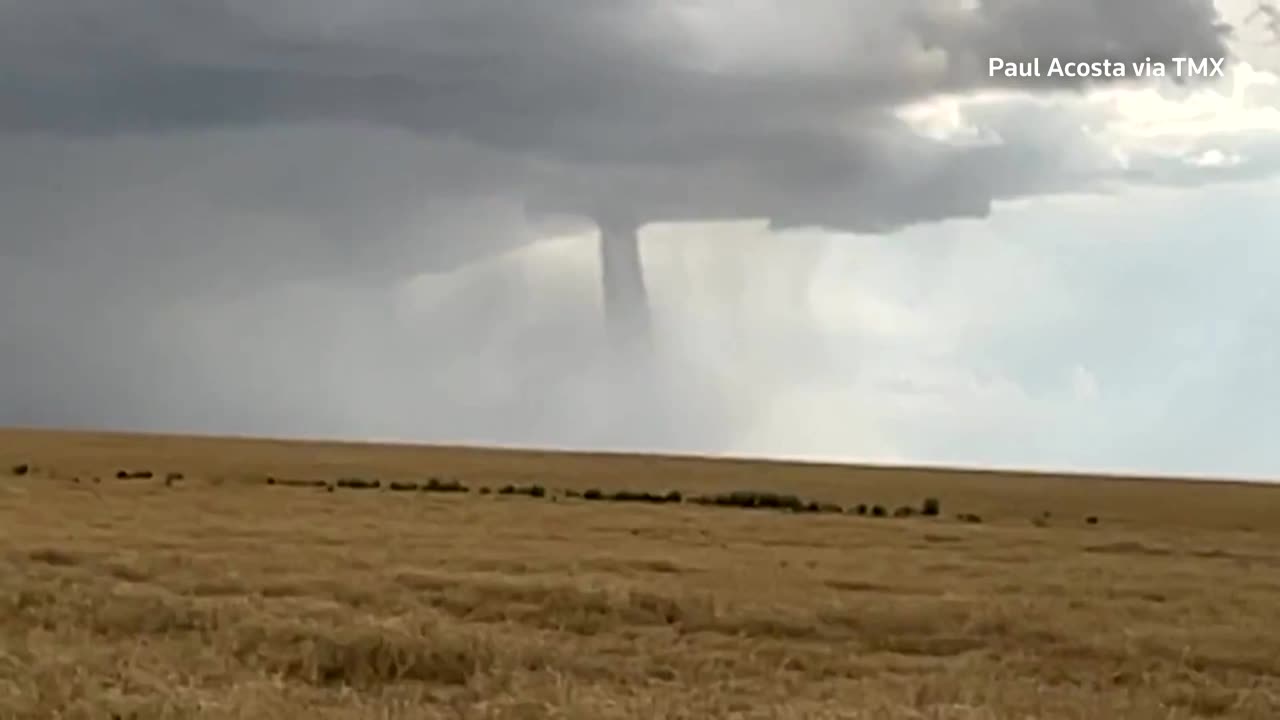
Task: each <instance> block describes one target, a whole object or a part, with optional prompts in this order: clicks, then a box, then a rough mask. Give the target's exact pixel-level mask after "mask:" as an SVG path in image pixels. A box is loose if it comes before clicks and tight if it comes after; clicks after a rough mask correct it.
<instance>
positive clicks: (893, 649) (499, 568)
mask: <svg viewBox="0 0 1280 720" xmlns="http://www.w3.org/2000/svg"><path fill="white" fill-rule="evenodd" d="M0 462H3V465H0V540H2V543H0V550H2V554H0V718H85V719H94V720H98V719H108V718H139V719H141V718H148V719H149V718H212V719H215V720H218V719H222V718H265V719H268V720H270V719H275V718H360V719H364V718H368V719H373V718H380V719H381V718H477V719H479V718H580V719H582V720H608V719H610V718H651V719H655V720H665V719H673V718H688V719H690V720H693V719H703V718H731V717H735V718H782V719H791V718H814V719H822V718H957V719H959V718H966V719H967V718H1019V719H1023V718H1080V719H1082V720H1084V719H1087V720H1098V719H1100V718H1135V719H1139V720H1142V719H1146V718H1162V719H1165V718H1192V717H1239V718H1277V717H1280V544H1278V543H1277V539H1280V489H1273V488H1270V487H1266V486H1261V485H1254V486H1250V485H1244V484H1228V483H1212V482H1204V483H1192V482H1172V481H1145V480H1144V481H1138V480H1121V479H1097V478H1087V477H1055V476H1034V475H1018V474H1012V473H977V472H959V471H954V472H951V471H938V470H933V471H926V470H910V469H889V468H866V467H834V466H815V465H809V466H806V465H794V464H792V465H788V464H782V463H765V462H745V461H714V460H702V459H673V458H659V457H642V456H605V455H574V454H555V453H534V452H513V451H497V450H478V449H456V448H453V449H450V448H424V447H404V446H373V445H353V444H336V443H325V444H321V443H297V442H279V441H259V440H247V439H245V440H242V439H197V438H187V437H159V436H156V437H147V436H131V435H108V434H92V433H58V432H35V431H17V430H13V431H0ZM19 465H28V466H29V467H27V468H20V467H18V466H19ZM120 470H126V471H139V470H147V471H150V472H151V473H152V477H149V478H126V479H118V478H117V477H116V475H117V472H118V471H120ZM170 473H181V474H182V478H181V479H176V478H174V479H170V480H166V479H165V478H166V476H167V475H169V474H170ZM268 477H272V478H278V480H276V481H275V482H274V483H273V484H268V483H267V480H266V479H267V478H268ZM344 477H360V478H365V479H378V480H380V481H381V483H382V486H381V487H380V488H378V489H365V490H360V489H350V488H346V487H342V488H337V489H335V490H332V491H330V490H329V489H328V488H327V487H297V486H294V484H295V483H294V481H299V480H318V481H323V482H325V483H332V482H334V481H336V480H337V479H339V478H344ZM431 477H437V478H442V479H451V480H452V479H456V480H458V481H460V482H461V483H464V484H465V485H467V486H468V487H469V488H470V492H465V493H461V492H454V493H442V492H422V491H403V487H401V490H402V491H394V490H391V489H390V488H389V487H388V485H389V484H390V483H392V482H395V483H404V484H408V483H419V482H425V481H427V479H428V478H431ZM531 484H538V485H541V486H544V487H545V488H546V489H547V496H546V497H542V498H535V497H528V496H523V495H504V494H499V493H497V492H492V493H489V494H481V493H480V488H481V487H486V488H490V489H492V490H497V489H499V488H501V487H502V486H504V485H531ZM592 488H598V489H600V490H601V491H604V492H613V491H618V490H634V491H652V492H664V491H668V490H679V491H681V492H683V493H684V494H685V498H686V501H685V502H681V503H667V504H647V503H635V502H628V503H624V502H609V501H600V500H586V499H583V498H579V497H572V496H571V495H572V494H573V493H567V492H566V491H575V492H577V493H580V492H582V491H585V490H588V489H592ZM734 490H753V491H766V490H767V491H776V492H781V493H793V494H796V495H800V496H803V497H804V498H811V499H814V500H817V501H821V502H824V503H832V504H839V505H841V506H842V507H844V508H853V507H855V506H856V505H857V504H866V505H868V506H870V505H875V504H879V505H883V506H884V507H885V508H887V509H893V508H896V507H898V506H901V505H910V506H919V505H920V503H921V502H922V500H923V499H924V498H926V497H934V498H937V499H938V500H939V501H940V502H941V514H940V515H938V516H937V517H921V516H914V517H905V518H894V517H887V518H878V517H870V516H859V515H857V514H854V513H852V512H849V513H834V512H820V513H807V512H806V513H794V512H784V511H778V510H768V509H742V508H736V507H716V506H703V505H699V504H695V503H691V502H688V501H687V499H688V498H689V497H691V496H693V495H697V494H713V493H721V492H728V491H734ZM959 514H974V515H978V516H980V517H981V520H982V522H980V523H975V522H965V521H961V520H959V519H957V515H959ZM1089 516H1093V517H1095V518H1096V522H1095V523H1093V524H1090V523H1088V522H1086V518H1087V517H1089Z"/></svg>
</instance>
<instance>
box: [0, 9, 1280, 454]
mask: <svg viewBox="0 0 1280 720" xmlns="http://www.w3.org/2000/svg"><path fill="white" fill-rule="evenodd" d="M535 5H536V8H535ZM1255 7H1256V4H1255V3H1254V2H1251V1H1245V0H1239V1H1237V0H1218V2H1216V3H1214V2H1210V0H1159V2H1156V0H1023V1H1021V2H1013V1H1012V0H902V1H901V2H898V3H883V2H878V1H875V0H804V1H803V2H796V1H794V0H793V1H792V2H781V1H779V0H742V1H740V2H736V3H723V2H713V1H712V0H684V1H682V2H676V0H609V1H608V2H599V3H594V4H588V3H582V2H581V1H580V0H573V1H572V2H571V1H570V0H544V1H542V2H539V3H536V4H535V3H516V2H510V1H508V0H413V1H411V0H363V1H362V2H356V3H352V2H336V1H329V0H307V1H306V2H303V1H302V0H255V1H254V2H249V0H221V1H220V2H209V1H208V0H164V1H162V0H115V2H112V3H101V2H90V1H89V0H68V1H66V2H59V3H46V2H38V1H37V0H7V1H3V0H0V67H3V68H4V72H3V73H0V219H3V224H2V225H0V425H12V426H39V427H76V428H104V429H117V430H146V431H160V432H197V433H213V434H236V435H272V436H284V437H326V438H346V439H367V440H395V441H411V442H432V443H466V444H500V445H516V446H539V447H558V448H575V449H607V450H651V451H667V452H681V453H697V454H730V455H745V456H763V457H782V458H803V459H819V460H837V461H866V462H876V463H910V464H952V465H964V466H996V467H1024V468H1037V469H1054V470H1075V471H1090V470H1104V471H1112V472H1136V473H1158V474H1174V475H1204V476H1218V477H1250V478H1271V477H1280V443H1276V442H1270V440H1271V438H1270V437H1268V433H1270V432H1271V431H1273V429H1274V428H1275V427H1277V420H1280V379H1277V378H1276V376H1275V372H1274V368H1276V367H1280V336H1278V333H1280V330H1277V329H1278V328H1280V297H1277V293H1280V291H1277V290H1276V289H1275V288H1277V287H1280V282H1277V281H1278V280H1280V248H1277V247H1276V246H1275V245H1274V244H1273V243H1271V242H1269V239H1270V237H1272V236H1274V233H1275V230H1276V229H1277V228H1278V227H1280V208H1278V207H1277V203H1276V202H1275V198H1278V197H1280V176H1277V171H1278V170H1280V29H1277V28H1275V27H1274V23H1272V25H1273V27H1269V26H1268V18H1269V17H1271V16H1270V15H1268V14H1267V13H1265V12H1264V13H1257V12H1254V10H1255ZM1179 56H1186V57H1194V58H1219V57H1220V58H1223V59H1224V63H1223V68H1224V74H1223V76H1222V77H1216V78H1182V79H1180V80H1179V81H1178V82H1175V81H1174V80H1175V79H1174V78H1165V79H1150V78H1147V79H1137V78H1132V77H1126V78H1094V79H1091V80H1088V81H1081V80H1076V79H1071V78H1061V77H1047V76H1041V77H1021V78H1007V77H1004V76H1002V75H999V74H997V75H996V76H994V77H993V76H991V74H990V73H989V72H988V68H989V65H988V62H989V59H990V58H992V57H1001V58H1006V59H1010V60H1027V59H1031V58H1039V59H1040V60H1041V61H1042V62H1041V65H1042V68H1046V69H1047V68H1048V67H1049V65H1050V62H1051V61H1052V60H1053V59H1054V58H1057V59H1059V60H1063V61H1095V60H1111V61H1117V62H1120V61H1123V62H1125V63H1130V62H1133V61H1143V60H1144V59H1146V58H1148V57H1149V58H1152V59H1153V60H1160V59H1166V60H1168V59H1170V58H1173V57H1179ZM1169 68H1170V75H1173V74H1174V68H1173V65H1172V63H1170V66H1169ZM619 218H624V219H626V221H627V222H629V223H631V224H632V225H634V226H635V227H637V228H638V235H639V251H640V255H641V258H642V265H643V273H644V284H645V286H647V297H646V296H645V295H644V294H640V295H636V294H634V293H633V294H632V295H631V296H629V299H628V300H627V302H630V303H634V304H646V305H647V306H648V307H649V308H650V311H651V313H652V320H651V324H650V329H649V331H648V332H649V335H648V337H647V341H648V342H647V343H646V344H642V345H639V346H635V345H628V344H625V343H624V344H620V343H619V341H618V336H617V333H610V332H608V328H607V327H606V318H605V313H604V312H603V307H602V298H603V295H604V294H603V292H602V288H601V267H600V265H601V247H600V243H599V240H598V237H599V232H598V227H599V226H600V225H607V224H609V223H615V222H617V221H618V219H619Z"/></svg>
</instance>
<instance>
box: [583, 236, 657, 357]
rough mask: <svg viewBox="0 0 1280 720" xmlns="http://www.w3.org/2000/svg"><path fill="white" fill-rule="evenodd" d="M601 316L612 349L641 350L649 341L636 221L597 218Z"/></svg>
mask: <svg viewBox="0 0 1280 720" xmlns="http://www.w3.org/2000/svg"><path fill="white" fill-rule="evenodd" d="M596 224H597V225H598V226H599V228H600V269H601V280H602V282H603V285H604V288H603V290H604V315H605V323H606V325H607V327H608V332H609V336H610V340H611V341H612V344H613V346H614V347H615V348H618V349H624V350H636V351H639V350H642V349H644V348H646V347H647V346H648V345H649V344H650V342H651V338H650V322H649V295H648V291H647V290H646V288H645V283H644V268H643V266H642V265H641V262H640V238H639V224H638V223H635V222H632V221H629V220H624V219H619V218H603V219H597V221H596Z"/></svg>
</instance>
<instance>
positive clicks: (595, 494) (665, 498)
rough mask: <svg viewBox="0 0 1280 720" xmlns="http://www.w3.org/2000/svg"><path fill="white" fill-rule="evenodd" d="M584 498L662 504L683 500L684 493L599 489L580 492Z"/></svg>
mask: <svg viewBox="0 0 1280 720" xmlns="http://www.w3.org/2000/svg"><path fill="white" fill-rule="evenodd" d="M565 496H566V497H577V494H573V495H570V494H569V493H565ZM582 499H584V500H605V501H608V502H639V503H651V504H654V505H663V504H666V503H679V502H684V495H683V494H681V492H680V491H679V490H671V491H669V492H665V493H650V492H636V491H633V490H619V491H618V492H615V493H606V492H603V491H601V490H595V489H592V490H588V491H586V492H585V493H582Z"/></svg>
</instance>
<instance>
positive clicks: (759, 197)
mask: <svg viewBox="0 0 1280 720" xmlns="http://www.w3.org/2000/svg"><path fill="white" fill-rule="evenodd" d="M959 7H960V5H959V3H957V2H945V1H943V0H916V1H915V2H909V3H901V4H898V5H896V6H893V7H892V8H891V9H890V7H889V6H888V5H885V4H882V3H872V2H870V1H869V0H868V1H867V2H857V3H848V2H833V1H831V0H821V1H817V2H813V3H809V4H806V5H804V7H803V8H799V7H790V8H788V9H787V10H785V11H784V10H780V9H776V8H773V6H772V5H771V4H770V3H759V4H749V5H745V6H742V8H741V9H738V10H734V11H728V12H726V11H725V10H723V9H718V10H712V9H711V6H709V5H708V6H706V7H705V8H704V7H702V6H701V5H700V4H698V3H686V4H679V5H677V4H673V3H662V2H653V1H652V0H619V1H617V2H611V3H606V4H602V5H593V6H591V9H589V10H588V9H584V8H583V6H582V4H581V3H576V2H566V1H556V2H544V3H538V4H537V6H536V7H535V6H533V5H522V4H518V3H510V2H501V1H499V0H468V1H466V2H462V1H460V0H459V1H454V2H428V3H408V2H396V1H392V0H385V1H383V2H376V3H372V4H371V5H369V6H368V7H367V8H366V7H364V6H362V8H363V9H362V10H361V11H360V12H359V13H356V12H353V11H350V10H347V9H343V8H340V7H338V6H336V5H334V4H332V3H297V2H290V1H287V0H277V1H274V2H265V3H248V2H222V3H204V2H194V1H193V0H183V1H179V2H167V3H159V2H147V1H145V0H132V1H131V2H117V3H113V4H111V5H110V6H104V5H101V4H97V3H90V2H87V1H85V0H80V1H78V2H72V3H59V4H57V5H54V6H50V5H48V4H38V3H34V2H18V3H9V4H7V5H6V6H4V8H0V20H2V22H0V27H3V28H4V29H3V30H0V34H2V35H0V47H3V48H4V49H3V50H0V61H2V62H3V63H4V66H5V67H6V69H7V72H6V74H5V75H4V76H3V79H0V128H7V129H8V130H9V131H11V132H12V131H19V132H40V133H50V132H54V133H67V134H85V135H103V134H106V135H110V134H118V133H132V134H154V133H163V132H176V131H192V130H200V129H223V128H228V127H235V126H266V125H275V124H290V123H314V122H323V123H346V124H352V123H354V124H373V125H382V126H388V127H396V128H404V129H407V130H409V131H411V132H414V133H417V134H420V135H422V136H424V137H435V138H456V139H462V140H465V141H466V142H468V143H471V144H474V145H478V146H482V147H486V148H490V149H494V150H498V151H501V152H503V153H505V154H506V155H508V158H507V160H508V166H509V167H508V169H507V172H508V173H509V174H510V176H511V177H512V178H516V177H523V178H524V182H526V183H529V184H531V185H535V186H536V187H538V188H550V189H551V190H552V193H551V194H552V195H553V197H552V198H544V199H543V200H544V201H546V202H553V203H554V204H555V205H556V206H563V207H557V209H561V210H567V211H572V212H583V213H586V214H594V213H596V212H601V211H602V209H601V208H600V207H599V206H600V205H602V204H609V203H616V202H618V198H620V197H626V198H627V202H628V203H630V204H631V206H632V207H631V208H629V209H630V210H631V211H632V212H633V213H635V214H637V215H639V216H640V217H643V218H649V219H678V218H685V217H695V218H714V217H721V216H729V217H737V216H744V215H747V216H752V215H754V216H768V217H779V218H786V217H787V216H789V215H798V216H801V217H800V218H799V219H797V220H795V222H813V223H821V224H832V225H838V226H840V227H844V228H848V229H855V230H864V229H866V230H871V229H878V228H882V227H886V226H894V225H900V224H903V223H906V222H911V221H915V220H930V219H936V218H938V217H945V216H948V215H953V214H982V213H984V212H985V211H986V206H987V202H988V201H989V200H990V198H991V196H992V195H993V194H995V192H996V191H997V189H1002V190H1004V191H1005V192H1009V189H1008V187H1003V188H997V187H995V186H991V185H987V184H984V182H983V180H984V178H985V173H984V170H986V169H988V166H995V167H1004V166H1008V165H1010V164H1012V163H1017V164H1019V165H1020V166H1022V167H1026V168H1028V169H1027V170H1026V171H1024V173H1022V174H1024V175H1034V174H1036V173H1037V172H1041V173H1044V172H1049V171H1050V170H1051V168H1040V167H1037V166H1036V165H1035V164H1034V163H1033V162H1032V161H1033V160H1035V158H1031V157H1029V156H1028V155H1027V153H1026V151H1025V149H1021V148H1018V147H1011V148H1008V149H1002V148H987V149H984V150H968V151H966V150H957V149H954V148H949V147H946V146H945V145H942V144H940V143H936V142H932V141H927V140H924V139H921V138H918V137H913V136H912V135H911V134H910V133H909V132H906V131H905V130H904V128H902V127H901V126H900V125H899V124H898V123H896V122H895V121H894V120H893V119H892V118H891V117H889V116H887V114H886V112H885V111H886V109H889V108H892V107H893V106H895V105H896V104H898V103H901V102H904V101H908V100H912V99H918V98H922V97H927V96H929V95H931V94H934V93H938V92H947V91H964V90H971V89H975V88H980V87H991V86H996V85H999V84H1001V83H1002V82H1004V81H1003V80H1001V79H991V78H988V77H986V57H987V56H989V55H1002V56H1009V57H1027V56H1029V55H1030V54H1038V55H1039V56H1041V57H1043V58H1045V59H1046V60H1047V59H1048V58H1049V57H1051V56H1061V57H1069V58H1070V57H1078V58H1093V57H1099V56H1106V57H1113V58H1124V59H1129V58H1134V59H1141V58H1142V57H1146V56H1151V57H1155V58H1161V57H1168V56H1172V55H1179V54H1187V55H1194V56H1205V55H1209V56H1224V55H1227V54H1228V51H1227V47H1226V45H1225V40H1226V35H1225V28H1224V26H1223V25H1222V24H1221V22H1220V21H1219V19H1218V18H1217V15H1216V13H1215V11H1214V9H1213V5H1212V3H1211V2H1209V0H1176V1H1168V0H1166V1H1165V2H1161V3H1158V4H1153V5H1152V7H1146V6H1145V4H1144V3H1142V2H1140V1H1139V0H1128V1H1126V2H1108V1H1106V0H1093V1H1092V2H1080V3H1066V2H1050V1H1047V0H1046V1H1042V2H1032V3H1025V2H1020V3H1009V2H985V3H981V4H979V5H978V6H977V9H974V10H969V11H962V10H960V9H959ZM815 33H816V34H815ZM769 35H772V36H771V37H770V36H769ZM760 37H767V38H768V39H766V40H761V41H759V42H756V41H753V38H760ZM744 38H745V39H744ZM806 48H809V49H808V50H806ZM1033 51H1034V52H1033ZM1052 84H1053V83H1051V81H1045V82H1043V83H1037V86H1038V87H1041V88H1046V89H1047V88H1049V87H1051V85H1052ZM537 170H542V172H538V171H537ZM699 171H701V172H699ZM699 175H701V177H699ZM727 177H733V178H734V180H732V181H726V180H725V178H727ZM615 185H616V186H617V187H615ZM1005 185H1006V186H1008V185H1011V184H1010V183H1005ZM907 192H909V193H910V194H911V195H912V196H913V199H914V200H915V204H916V205H918V206H919V210H918V212H911V211H909V210H908V209H906V208H902V207H891V206H890V207H886V203H885V199H886V198H893V197H900V196H901V195H902V194H903V193H907ZM425 194H426V193H425V192H424V195H425ZM600 195H606V196H607V197H603V198H602V197H600ZM801 199H806V200H805V201H803V202H802V200H801ZM805 202H807V203H808V204H809V205H811V207H808V208H805V207H804V204H805ZM605 210H607V208H605ZM877 215H878V216H877ZM916 215H918V217H916ZM804 216H811V217H804ZM790 222H792V221H790V220H784V221H783V223H784V224H790Z"/></svg>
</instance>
